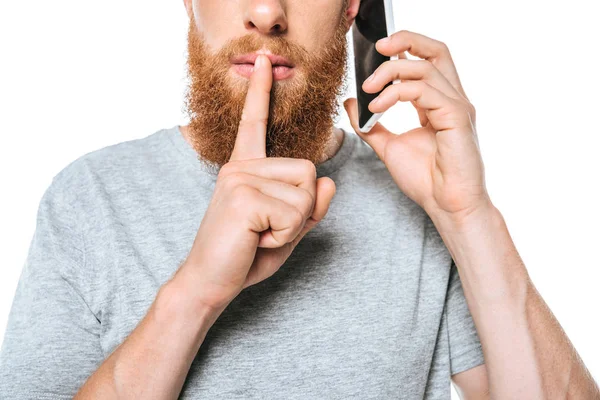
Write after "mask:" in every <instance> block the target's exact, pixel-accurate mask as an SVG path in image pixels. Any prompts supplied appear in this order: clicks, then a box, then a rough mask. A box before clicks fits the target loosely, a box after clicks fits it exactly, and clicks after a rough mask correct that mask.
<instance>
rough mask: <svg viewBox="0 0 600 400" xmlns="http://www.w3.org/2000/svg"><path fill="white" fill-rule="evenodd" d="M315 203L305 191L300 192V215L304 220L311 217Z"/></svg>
mask: <svg viewBox="0 0 600 400" xmlns="http://www.w3.org/2000/svg"><path fill="white" fill-rule="evenodd" d="M314 203H315V199H314V198H313V196H312V195H311V194H310V193H309V192H308V191H306V190H302V205H301V208H302V214H303V216H304V219H308V218H309V217H310V216H311V215H312V211H313V206H314Z"/></svg>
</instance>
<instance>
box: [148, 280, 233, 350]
mask: <svg viewBox="0 0 600 400" xmlns="http://www.w3.org/2000/svg"><path fill="white" fill-rule="evenodd" d="M224 309H225V308H224V307H223V308H222V309H217V308H214V307H210V306H209V305H207V304H205V303H204V302H202V301H201V298H200V297H199V296H198V293H197V291H194V288H193V287H192V285H190V282H189V281H187V282H186V281H185V277H183V276H182V275H180V274H176V275H175V276H174V277H173V278H172V279H171V280H169V281H167V282H166V283H165V284H164V285H163V286H162V287H161V288H160V290H159V291H158V294H157V296H156V299H155V301H154V304H153V315H154V318H155V319H156V320H158V321H160V322H161V323H164V324H166V325H170V326H172V327H174V329H175V330H180V329H186V330H189V334H191V335H193V336H195V337H197V339H198V340H199V343H198V346H199V344H200V343H201V342H202V340H204V336H205V335H206V333H207V332H208V330H209V329H210V327H211V326H212V325H213V324H214V323H215V321H216V320H217V318H219V316H220V315H221V313H222V312H223V310H224Z"/></svg>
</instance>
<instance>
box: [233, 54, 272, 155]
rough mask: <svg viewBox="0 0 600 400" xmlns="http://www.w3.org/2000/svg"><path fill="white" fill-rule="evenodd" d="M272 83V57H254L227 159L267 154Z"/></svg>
mask: <svg viewBox="0 0 600 400" xmlns="http://www.w3.org/2000/svg"><path fill="white" fill-rule="evenodd" d="M272 83H273V72H272V70H271V61H270V60H269V59H268V58H267V56H265V55H259V56H258V57H256V60H255V61H254V70H253V71H252V75H251V76H250V85H249V87H248V93H247V94H246V102H245V103H244V110H243V111H242V118H241V120H240V125H239V127H238V133H237V137H236V139H235V146H234V148H233V152H232V153H231V158H230V160H248V159H252V158H265V157H266V156H267V154H266V147H267V144H266V141H267V139H266V136H267V121H268V119H269V100H270V97H271V85H272Z"/></svg>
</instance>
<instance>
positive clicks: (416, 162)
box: [345, 30, 600, 399]
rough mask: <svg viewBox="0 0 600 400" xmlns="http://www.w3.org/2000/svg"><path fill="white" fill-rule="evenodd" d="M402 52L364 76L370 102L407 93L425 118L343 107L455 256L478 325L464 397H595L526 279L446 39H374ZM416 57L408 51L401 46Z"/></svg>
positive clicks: (462, 383)
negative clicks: (378, 119) (371, 122)
mask: <svg viewBox="0 0 600 400" xmlns="http://www.w3.org/2000/svg"><path fill="white" fill-rule="evenodd" d="M377 50H378V51H379V52H380V53H382V54H384V55H388V56H391V55H393V54H400V59H399V60H397V61H390V62H387V63H385V64H383V65H381V66H380V67H379V68H378V69H377V70H376V71H375V73H374V74H373V77H372V79H370V80H369V79H367V81H365V83H364V85H363V89H364V90H365V91H366V92H371V93H374V92H377V91H379V90H381V89H382V88H383V87H384V85H385V84H387V83H388V82H390V81H393V80H394V79H399V80H400V83H398V84H396V85H392V86H389V87H388V88H386V89H385V90H384V91H383V92H382V93H381V94H380V95H379V96H378V97H377V98H376V99H375V100H373V101H372V103H371V104H370V105H369V108H370V109H371V110H372V111H373V112H384V111H385V110H387V109H389V108H390V107H391V106H392V105H394V104H395V103H396V102H397V101H410V102H411V103H412V105H413V106H414V107H415V109H416V111H417V113H418V115H419V120H420V123H421V126H420V127H418V128H415V129H412V130H410V131H408V132H404V133H402V134H401V135H397V134H394V133H392V132H390V131H389V130H387V129H386V128H385V127H384V126H383V125H381V124H377V125H375V126H374V128H373V129H372V130H371V131H370V132H369V133H367V134H363V133H361V132H360V131H359V130H358V129H357V126H356V120H357V115H356V114H357V112H356V104H355V103H356V100H355V99H350V100H348V101H346V103H345V107H346V109H347V111H348V113H349V116H350V120H351V122H352V125H353V127H354V129H355V130H356V133H357V134H358V135H359V136H361V137H362V138H363V139H364V140H365V141H366V142H367V143H368V144H369V145H370V146H371V147H372V148H373V149H374V151H375V152H376V153H377V155H378V156H379V158H380V159H381V160H382V161H383V162H384V163H385V165H386V167H387V168H388V170H389V172H390V174H391V176H392V177H393V179H394V181H395V182H396V183H397V185H398V187H399V188H400V189H401V190H402V191H403V192H404V193H406V194H407V195H408V196H409V197H410V198H411V199H412V200H414V201H415V202H416V203H418V204H419V205H420V206H421V207H423V209H424V210H425V211H426V212H427V213H428V215H429V216H430V217H431V219H432V221H433V222H434V224H435V226H436V228H437V229H438V231H439V233H440V235H441V236H442V239H443V240H444V243H445V244H446V246H447V248H448V250H449V251H450V253H451V255H452V258H453V259H454V261H455V263H456V265H457V267H458V272H459V275H460V278H461V282H462V285H463V289H464V293H465V297H466V300H467V304H468V306H469V310H470V312H471V314H472V316H473V321H474V322H475V326H476V329H477V332H478V334H479V337H480V340H481V344H482V348H483V353H484V358H485V365H482V366H479V367H476V368H473V369H471V370H468V371H464V372H462V373H460V374H457V375H455V376H453V377H452V378H453V382H454V383H455V385H456V386H457V389H458V391H459V393H461V395H462V396H463V398H466V399H480V398H484V399H485V398H498V399H516V398H519V399H521V398H527V399H564V398H574V399H598V398H600V393H599V390H598V386H597V384H596V383H595V382H594V380H593V379H592V377H591V375H590V373H589V371H588V370H587V369H586V367H585V365H584V364H583V362H582V361H581V358H580V357H579V355H578V354H577V352H576V350H575V349H574V347H573V345H572V344H571V342H570V341H569V339H568V338H567V336H566V334H565V333H564V331H563V330H562V328H561V327H560V324H559V323H558V321H557V320H556V318H555V317H554V316H553V315H552V312H551V311H550V309H549V308H548V306H547V305H546V304H545V302H544V301H543V299H542V298H541V296H540V294H539V293H538V292H537V290H536V289H535V287H534V285H533V283H532V282H531V280H530V278H529V276H528V274H527V270H526V268H525V265H524V264H523V262H522V260H521V258H520V257H519V254H518V252H517V250H516V248H515V245H514V243H513V241H512V239H511V237H510V234H509V233H508V229H507V227H506V223H505V221H504V219H503V218H502V215H501V214H500V212H499V210H498V209H497V208H496V207H494V205H493V204H492V201H491V199H490V197H489V195H488V193H487V190H486V185H485V174H484V166H483V161H482V158H481V153H480V151H479V143H478V140H477V132H476V127H475V108H474V106H473V105H472V104H471V103H470V101H469V99H468V98H467V96H466V94H465V92H464V90H463V88H462V85H461V83H460V80H459V77H458V73H457V71H456V68H455V66H454V63H453V61H452V57H451V55H450V51H449V50H448V47H447V46H446V45H445V44H444V43H443V42H440V41H437V40H434V39H431V38H429V37H426V36H423V35H420V34H418V33H415V32H410V31H406V30H403V31H400V32H396V33H395V34H393V35H391V36H390V37H389V38H387V40H381V41H379V42H378V43H377ZM405 51H408V52H409V53H410V54H412V55H414V56H417V57H419V58H420V59H419V60H408V59H406V56H405V54H404V52H405Z"/></svg>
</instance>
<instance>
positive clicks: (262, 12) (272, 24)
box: [244, 0, 287, 35]
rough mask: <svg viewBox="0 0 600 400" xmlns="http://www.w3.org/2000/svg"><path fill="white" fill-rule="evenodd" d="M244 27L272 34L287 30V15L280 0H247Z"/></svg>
mask: <svg viewBox="0 0 600 400" xmlns="http://www.w3.org/2000/svg"><path fill="white" fill-rule="evenodd" d="M244 26H245V27H246V29H250V30H257V31H258V32H260V33H263V34H267V35H273V34H281V33H284V32H285V31H286V30H287V17H286V15H285V10H284V7H283V5H282V3H281V0H249V1H248V2H247V3H246V10H244Z"/></svg>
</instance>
